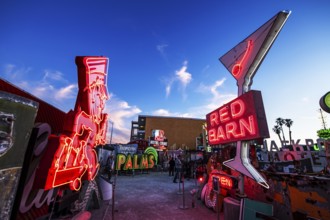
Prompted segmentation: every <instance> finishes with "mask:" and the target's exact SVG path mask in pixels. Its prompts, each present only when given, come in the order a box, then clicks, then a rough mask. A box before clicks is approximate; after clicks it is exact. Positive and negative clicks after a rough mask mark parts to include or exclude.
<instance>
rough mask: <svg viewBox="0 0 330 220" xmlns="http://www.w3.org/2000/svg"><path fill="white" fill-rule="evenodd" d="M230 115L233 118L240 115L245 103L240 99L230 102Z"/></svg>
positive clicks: (242, 112)
mask: <svg viewBox="0 0 330 220" xmlns="http://www.w3.org/2000/svg"><path fill="white" fill-rule="evenodd" d="M230 108H231V115H232V117H233V118H238V117H241V116H242V115H243V114H244V112H245V105H244V102H243V101H242V100H241V99H237V100H235V101H234V102H233V103H231V104H230Z"/></svg>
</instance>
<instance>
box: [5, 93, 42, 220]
mask: <svg viewBox="0 0 330 220" xmlns="http://www.w3.org/2000/svg"><path fill="white" fill-rule="evenodd" d="M37 111H38V103H36V102H34V101H32V100H30V99H26V98H23V97H21V96H17V95H14V94H10V93H7V92H4V91H0V189H1V193H0V219H10V218H11V215H13V216H14V215H15V214H16V212H17V210H15V207H14V203H15V198H16V196H17V195H18V196H20V190H21V188H19V183H20V179H21V176H22V175H25V174H24V173H23V171H24V156H25V153H26V150H27V145H28V142H29V138H30V135H31V131H32V128H33V124H34V120H35V117H36V114H37Z"/></svg>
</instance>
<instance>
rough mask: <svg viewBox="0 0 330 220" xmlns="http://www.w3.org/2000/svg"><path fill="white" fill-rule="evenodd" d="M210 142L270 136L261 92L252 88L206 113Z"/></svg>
mask: <svg viewBox="0 0 330 220" xmlns="http://www.w3.org/2000/svg"><path fill="white" fill-rule="evenodd" d="M206 122H207V131H208V138H209V144H210V145H215V144H225V143H229V142H235V141H240V140H253V139H259V138H268V137H269V132H268V127H267V120H266V114H265V110H264V106H263V102H262V97H261V92H260V91H255V90H251V91H249V92H247V93H244V94H243V95H241V96H239V97H238V98H236V99H234V100H233V101H231V102H229V103H227V104H225V105H223V106H221V107H220V108H218V109H216V110H214V111H212V112H211V113H209V114H207V115H206Z"/></svg>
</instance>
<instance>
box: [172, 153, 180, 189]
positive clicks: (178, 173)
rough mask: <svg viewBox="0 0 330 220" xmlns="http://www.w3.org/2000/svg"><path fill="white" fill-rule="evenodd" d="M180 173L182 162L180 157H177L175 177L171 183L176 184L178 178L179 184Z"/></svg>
mask: <svg viewBox="0 0 330 220" xmlns="http://www.w3.org/2000/svg"><path fill="white" fill-rule="evenodd" d="M181 172H182V161H181V155H178V156H177V157H176V158H175V175H174V178H173V183H177V181H176V180H177V179H178V177H180V182H181V175H182V174H181Z"/></svg>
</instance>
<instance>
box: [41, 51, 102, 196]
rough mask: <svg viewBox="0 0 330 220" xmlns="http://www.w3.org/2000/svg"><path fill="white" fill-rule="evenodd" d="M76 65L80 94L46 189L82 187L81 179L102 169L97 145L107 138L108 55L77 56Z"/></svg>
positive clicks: (88, 178) (65, 127) (66, 123)
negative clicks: (104, 111)
mask: <svg viewBox="0 0 330 220" xmlns="http://www.w3.org/2000/svg"><path fill="white" fill-rule="evenodd" d="M76 65H77V67H78V87H79V91H78V97H77V101H76V105H75V109H74V110H73V111H72V110H71V111H69V113H67V117H66V120H65V122H64V128H63V133H62V134H61V135H60V137H59V145H58V148H57V150H56V152H55V155H54V158H53V162H52V165H51V167H50V169H49V170H48V176H47V180H46V184H45V187H44V188H45V189H52V188H54V187H58V186H63V185H67V184H68V185H69V187H70V189H71V190H79V189H80V187H81V181H82V180H84V179H86V180H93V179H94V178H95V176H96V174H97V171H98V169H99V163H98V160H97V154H96V151H95V147H96V146H97V145H103V144H105V142H106V141H105V138H106V130H107V120H108V115H107V114H105V113H103V110H104V107H105V101H106V100H107V99H108V92H107V86H106V85H107V82H106V78H107V72H108V71H107V66H108V58H106V57H76Z"/></svg>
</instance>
